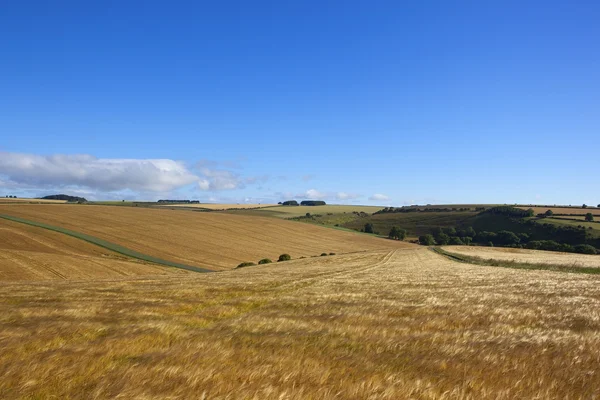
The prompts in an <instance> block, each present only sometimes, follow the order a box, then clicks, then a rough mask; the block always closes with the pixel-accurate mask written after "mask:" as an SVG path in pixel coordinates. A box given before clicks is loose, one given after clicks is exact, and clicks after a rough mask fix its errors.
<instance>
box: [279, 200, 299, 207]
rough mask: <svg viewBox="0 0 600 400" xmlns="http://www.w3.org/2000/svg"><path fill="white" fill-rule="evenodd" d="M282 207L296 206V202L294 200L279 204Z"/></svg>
mask: <svg viewBox="0 0 600 400" xmlns="http://www.w3.org/2000/svg"><path fill="white" fill-rule="evenodd" d="M281 205H282V206H297V205H298V202H297V201H296V200H287V201H284V202H283V203H281Z"/></svg>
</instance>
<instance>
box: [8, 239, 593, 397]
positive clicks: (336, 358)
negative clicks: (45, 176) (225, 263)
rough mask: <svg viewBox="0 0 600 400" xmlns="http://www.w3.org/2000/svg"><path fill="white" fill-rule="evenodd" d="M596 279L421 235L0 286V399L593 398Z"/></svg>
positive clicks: (591, 276)
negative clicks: (392, 245) (332, 250)
mask: <svg viewBox="0 0 600 400" xmlns="http://www.w3.org/2000/svg"><path fill="white" fill-rule="evenodd" d="M599 330H600V277H598V276H596V275H586V274H569V273H559V272H550V271H523V270H516V269H509V268H493V267H482V266H475V265H470V264H463V263H456V262H454V261H451V260H449V259H446V258H444V257H442V256H440V255H437V254H435V253H433V252H431V251H429V250H428V249H426V248H423V247H414V248H407V249H397V250H386V251H372V252H368V253H356V254H347V255H338V256H331V257H318V258H310V259H305V260H295V261H289V262H284V263H276V264H270V265H264V266H257V267H249V268H244V269H241V270H234V271H226V272H219V273H209V274H186V275H185V276H163V277H153V278H127V279H105V280H94V281H91V280H88V281H65V282H28V283H10V284H2V285H0V398H3V399H14V398H20V399H30V398H36V399H50V398H60V399H89V398H94V399H109V398H110V399H112V398H123V399H189V398H195V399H332V398H339V399H445V398H457V399H515V398H520V399H534V398H536V399H593V398H598V397H599V396H600V385H598V382H600V334H599Z"/></svg>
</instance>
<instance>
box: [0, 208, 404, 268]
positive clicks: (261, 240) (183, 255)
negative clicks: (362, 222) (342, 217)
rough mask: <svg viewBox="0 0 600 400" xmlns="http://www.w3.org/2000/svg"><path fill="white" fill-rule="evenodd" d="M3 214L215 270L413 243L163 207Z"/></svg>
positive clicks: (2, 211) (22, 210)
mask: <svg viewBox="0 0 600 400" xmlns="http://www.w3.org/2000/svg"><path fill="white" fill-rule="evenodd" d="M0 214H7V215H10V216H15V217H21V218H24V219H27V220H31V221H37V222H43V223H47V224H50V225H54V226H59V227H62V228H66V229H70V230H73V231H77V232H82V233H85V234H88V235H92V236H95V237H98V238H100V239H103V240H107V241H109V242H112V243H115V244H118V245H121V246H125V247H127V248H129V249H132V250H135V251H138V252H141V253H144V254H148V255H151V256H154V257H159V258H162V259H164V260H168V261H174V262H179V263H184V264H187V265H192V266H197V267H205V268H208V269H212V270H224V269H231V268H235V267H236V266H237V265H238V264H239V263H240V262H243V261H252V262H257V261H258V260H260V259H262V258H265V257H267V258H272V259H277V257H278V256H279V255H280V254H282V253H288V254H290V255H291V256H292V257H293V258H299V257H310V256H314V255H319V254H321V253H323V252H326V253H330V252H333V253H348V252H358V251H367V250H378V249H389V248H397V247H407V246H409V247H410V246H411V245H410V244H406V243H401V242H396V241H392V240H386V239H380V238H377V237H371V236H368V235H360V234H356V233H352V232H344V231H340V230H335V229H329V228H324V227H319V226H315V225H311V224H304V223H300V222H294V221H284V220H281V219H277V218H268V217H256V216H248V215H231V214H223V213H212V212H208V213H206V212H194V211H189V210H188V211H186V210H171V209H162V208H137V207H115V206H96V205H94V206H88V205H76V204H75V205H71V204H65V205H61V204H57V205H27V206H1V205H0Z"/></svg>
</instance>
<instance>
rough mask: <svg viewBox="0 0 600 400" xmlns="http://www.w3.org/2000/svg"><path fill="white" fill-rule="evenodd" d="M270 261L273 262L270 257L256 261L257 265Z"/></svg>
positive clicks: (269, 262)
mask: <svg viewBox="0 0 600 400" xmlns="http://www.w3.org/2000/svg"><path fill="white" fill-rule="evenodd" d="M272 262H273V261H271V259H270V258H263V259H262V260H260V261H259V262H258V264H259V265H260V264H271V263H272Z"/></svg>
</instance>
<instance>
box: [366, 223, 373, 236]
mask: <svg viewBox="0 0 600 400" xmlns="http://www.w3.org/2000/svg"><path fill="white" fill-rule="evenodd" d="M364 232H365V233H373V224H372V223H370V222H367V223H366V224H365V229H364Z"/></svg>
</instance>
